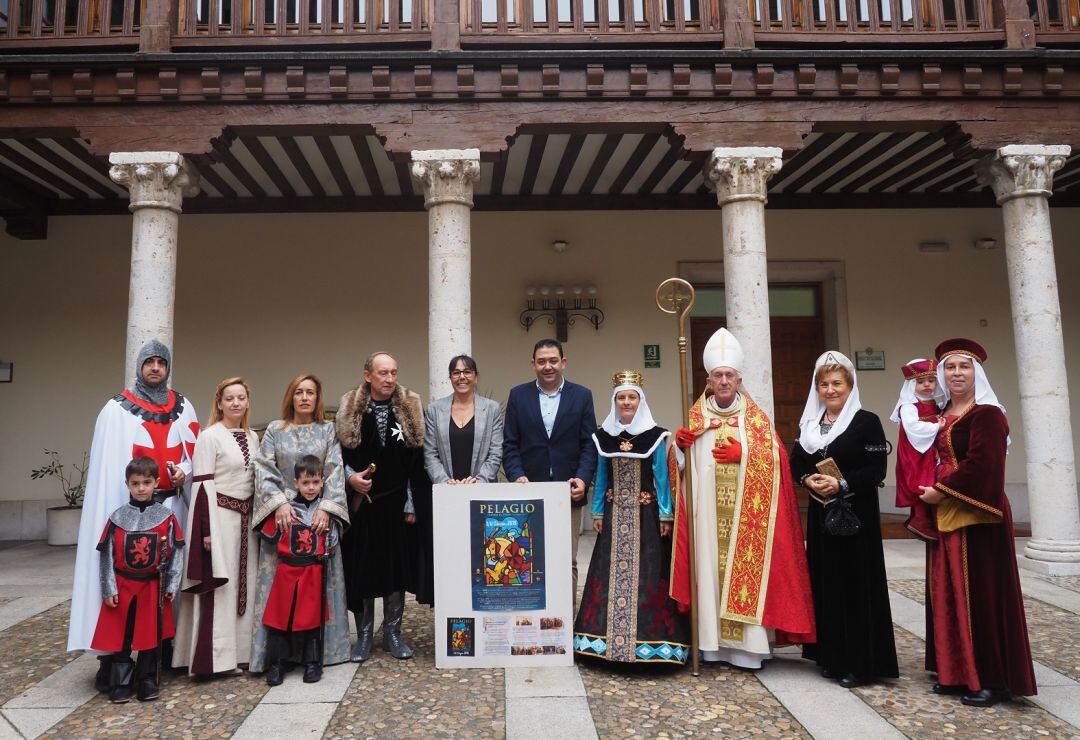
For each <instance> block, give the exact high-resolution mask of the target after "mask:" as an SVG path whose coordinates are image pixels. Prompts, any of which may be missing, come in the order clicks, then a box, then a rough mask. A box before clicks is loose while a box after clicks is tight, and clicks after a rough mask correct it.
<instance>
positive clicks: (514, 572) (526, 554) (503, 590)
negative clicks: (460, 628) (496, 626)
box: [469, 499, 547, 611]
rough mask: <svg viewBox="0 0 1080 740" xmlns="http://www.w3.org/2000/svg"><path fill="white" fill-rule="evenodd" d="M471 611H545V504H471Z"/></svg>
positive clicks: (540, 500)
mask: <svg viewBox="0 0 1080 740" xmlns="http://www.w3.org/2000/svg"><path fill="white" fill-rule="evenodd" d="M469 520H470V525H471V526H470V529H471V538H470V549H471V553H472V608H473V610H474V611H527V610H532V609H544V608H546V604H547V599H546V594H545V589H544V585H545V573H544V502H543V500H542V499H531V500H524V501H516V500H505V501H498V500H494V501H470V502H469Z"/></svg>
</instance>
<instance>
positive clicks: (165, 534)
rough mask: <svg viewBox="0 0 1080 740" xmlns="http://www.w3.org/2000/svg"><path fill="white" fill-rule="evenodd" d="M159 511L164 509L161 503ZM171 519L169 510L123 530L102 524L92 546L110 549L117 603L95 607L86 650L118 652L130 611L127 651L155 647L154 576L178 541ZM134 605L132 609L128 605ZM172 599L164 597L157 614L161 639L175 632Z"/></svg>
mask: <svg viewBox="0 0 1080 740" xmlns="http://www.w3.org/2000/svg"><path fill="white" fill-rule="evenodd" d="M161 509H162V511H163V512H167V511H168V510H167V509H165V508H164V507H161ZM183 538H184V536H183V532H182V531H181V529H180V524H179V522H177V521H176V517H175V516H173V515H172V514H169V515H168V516H167V517H165V518H163V519H162V520H161V522H160V523H158V524H157V525H156V526H153V527H147V528H145V529H142V530H140V531H128V530H125V529H123V528H122V527H119V526H117V525H116V524H115V523H113V522H112V521H110V522H109V523H108V524H106V525H105V531H104V532H103V533H102V535H101V542H100V544H99V545H98V549H99V550H101V549H107V548H111V549H112V559H113V572H114V573H115V574H116V587H117V590H118V591H119V594H118V597H119V602H118V604H117V605H116V606H115V607H108V606H105V604H104V603H103V604H102V605H101V613H100V614H99V616H98V621H97V629H96V630H95V631H94V640H93V642H92V643H91V644H90V647H91V649H93V650H101V651H103V652H107V653H118V652H120V651H121V650H122V649H123V646H124V629H125V627H126V626H127V620H128V612H129V611H130V610H131V609H132V608H134V609H135V631H134V634H133V635H132V639H131V649H132V650H153V649H154V648H156V647H157V645H158V634H157V605H158V577H159V573H160V571H161V569H162V567H163V566H162V554H163V551H164V556H165V567H167V566H168V563H169V562H170V561H171V559H172V558H173V556H174V553H175V552H176V550H175V548H174V547H173V543H174V542H182V541H183ZM133 604H134V607H133V606H132V605H133ZM175 624H176V620H175V619H174V618H173V607H172V603H170V602H168V601H166V602H165V604H164V609H163V612H162V617H161V632H162V634H161V638H162V639H163V640H168V639H169V638H171V637H172V636H173V634H174V633H175V632H176V629H175V626H174V625H175Z"/></svg>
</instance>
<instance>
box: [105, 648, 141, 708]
mask: <svg viewBox="0 0 1080 740" xmlns="http://www.w3.org/2000/svg"><path fill="white" fill-rule="evenodd" d="M134 682H135V664H134V663H133V662H132V661H131V658H130V657H127V656H124V657H116V658H113V662H112V669H111V671H110V673H109V701H111V702H112V703H113V704H123V703H124V702H126V701H128V700H129V699H131V692H132V688H133V684H134Z"/></svg>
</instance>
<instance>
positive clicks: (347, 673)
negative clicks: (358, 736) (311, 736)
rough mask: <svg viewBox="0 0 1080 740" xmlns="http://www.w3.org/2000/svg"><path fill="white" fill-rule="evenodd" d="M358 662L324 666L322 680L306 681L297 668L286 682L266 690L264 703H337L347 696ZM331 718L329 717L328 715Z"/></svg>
mask: <svg viewBox="0 0 1080 740" xmlns="http://www.w3.org/2000/svg"><path fill="white" fill-rule="evenodd" d="M356 669H357V664H356V663H343V664H341V665H331V666H326V667H325V668H323V677H322V680H321V681H319V682H318V683H304V674H303V671H301V670H299V669H297V670H294V671H290V672H289V673H288V675H286V676H285V683H283V684H281V685H280V686H274V687H273V688H271V689H270V690H269V691H267V692H266V696H264V697H263V699H262V703H263V704H323V703H333V704H337V703H338V702H339V701H341V698H342V697H343V696H345V692H346V691H347V690H348V688H349V684H350V683H351V682H352V680H353V675H354V674H355V673H356ZM327 719H329V717H327Z"/></svg>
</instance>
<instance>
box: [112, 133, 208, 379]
mask: <svg viewBox="0 0 1080 740" xmlns="http://www.w3.org/2000/svg"><path fill="white" fill-rule="evenodd" d="M109 164H111V165H112V167H111V168H110V169H109V177H111V178H112V179H113V181H114V182H116V183H118V184H120V185H123V186H124V187H126V188H127V189H128V191H129V192H130V197H131V204H130V205H129V206H128V210H130V211H131V213H132V229H131V279H130V289H129V294H128V326H127V352H126V354H125V359H124V387H125V388H126V387H129V386H130V385H131V383H132V382H133V380H134V376H133V373H134V364H135V358H136V357H137V356H138V354H139V348H140V347H141V346H142V345H143V343H145V342H146V341H147V340H149V339H158V340H160V341H162V342H164V343H165V345H166V346H168V347H169V349H170V350H172V349H173V307H174V305H175V302H176V241H177V233H178V229H179V225H180V205H181V203H183V200H184V197H185V196H187V197H192V196H194V195H195V194H196V193H198V192H199V188H198V180H199V178H198V175H197V174H196V173H195V172H193V171H191V170H190V169H189V168H188V167H187V165H186V163H185V162H184V157H183V156H182V155H180V154H178V153H176V152H113V153H112V154H110V155H109ZM170 369H171V368H170Z"/></svg>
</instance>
